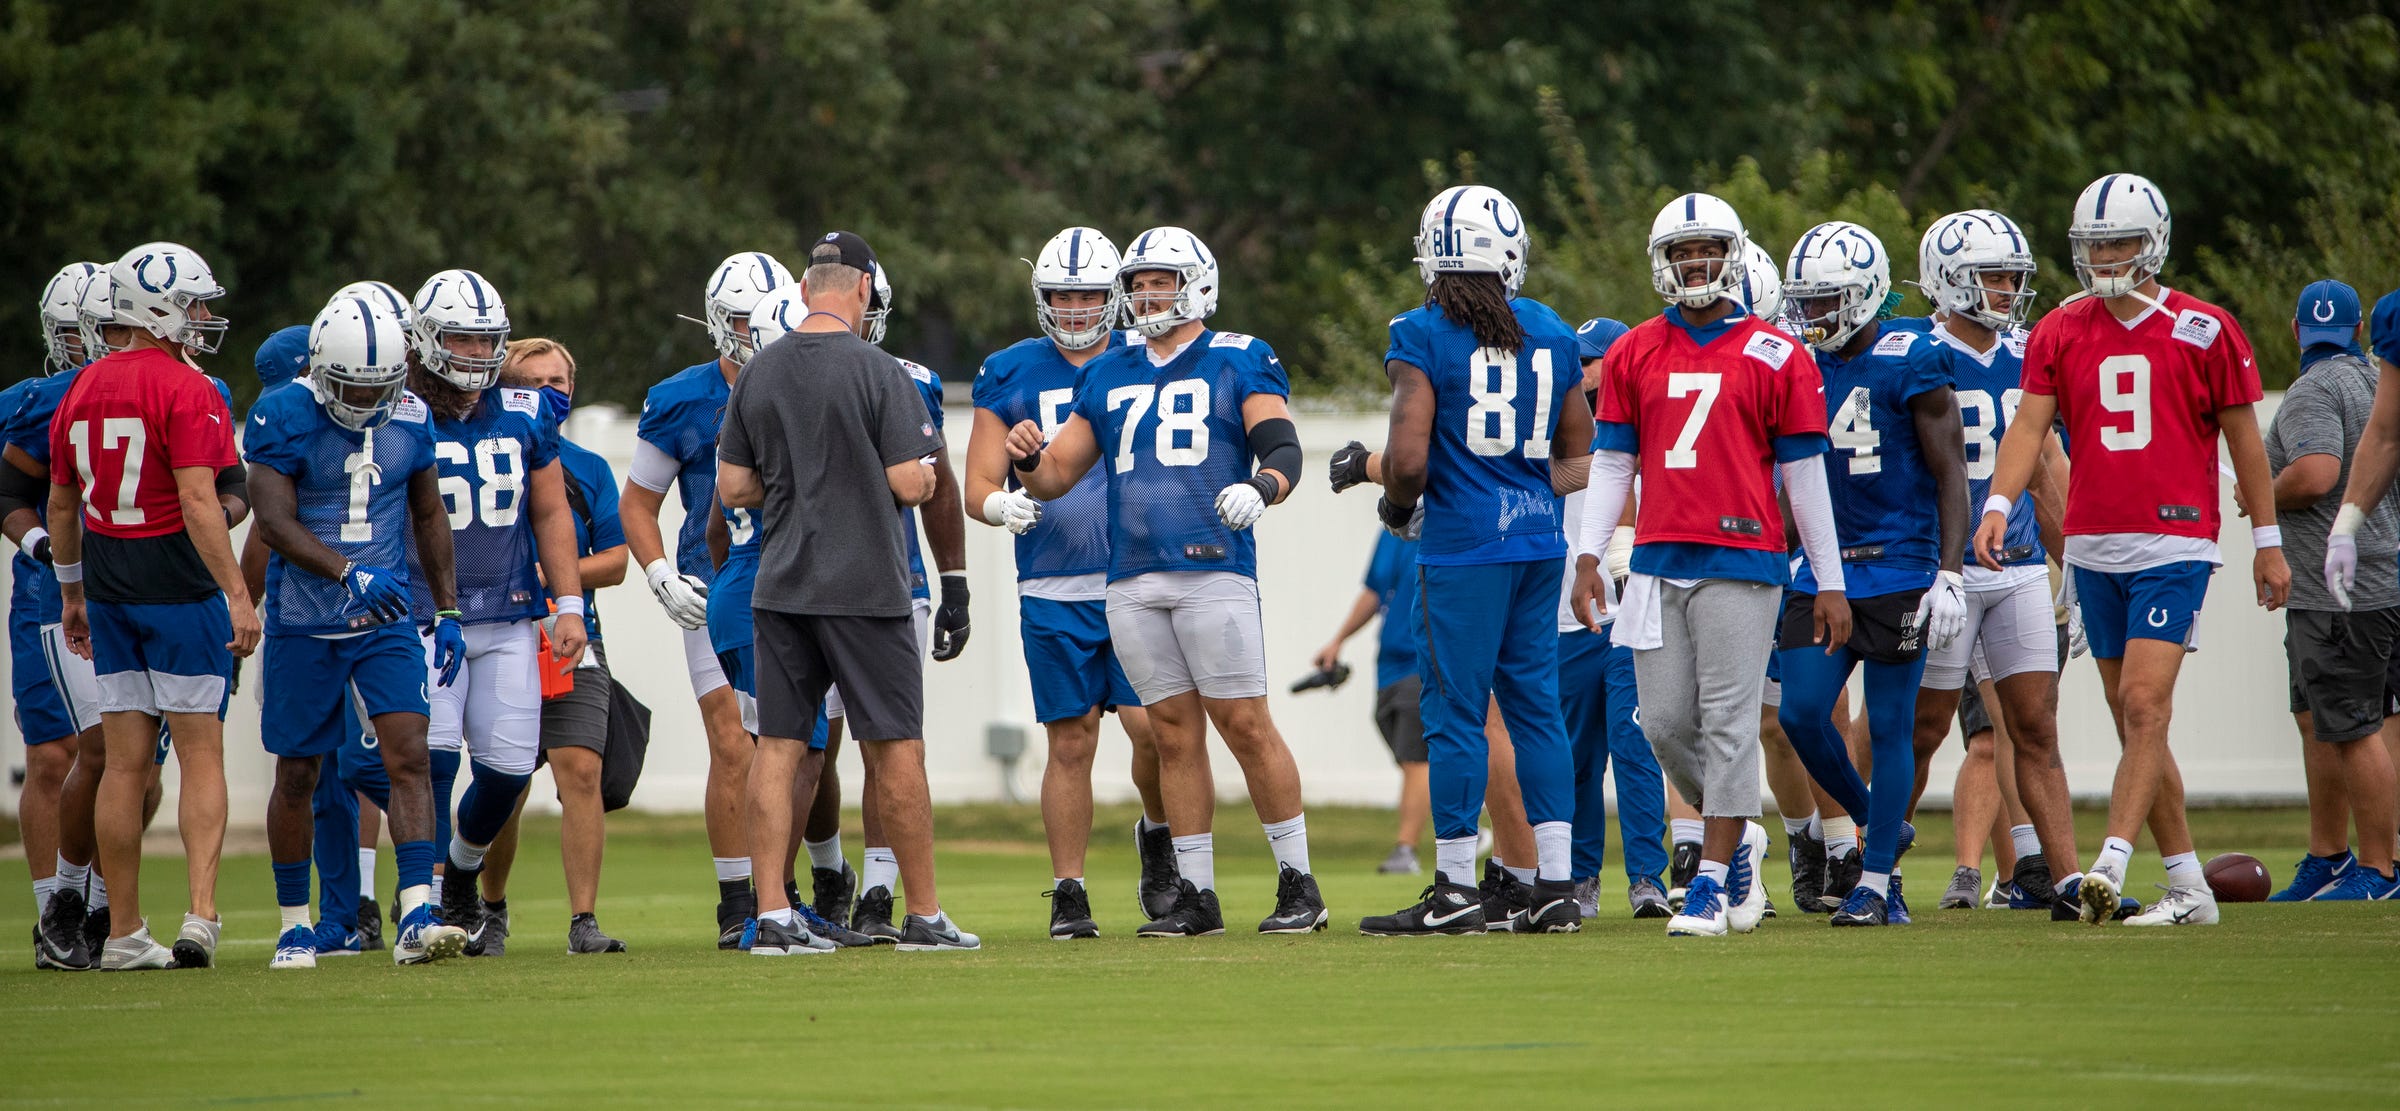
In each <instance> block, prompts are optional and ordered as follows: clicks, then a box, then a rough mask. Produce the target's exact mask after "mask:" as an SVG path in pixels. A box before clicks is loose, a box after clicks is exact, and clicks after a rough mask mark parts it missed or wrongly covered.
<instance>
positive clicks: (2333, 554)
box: [2325, 502, 2366, 612]
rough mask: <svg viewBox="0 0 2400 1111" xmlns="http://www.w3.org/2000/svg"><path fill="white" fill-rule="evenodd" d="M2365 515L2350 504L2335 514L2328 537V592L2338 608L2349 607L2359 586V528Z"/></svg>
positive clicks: (2326, 553)
mask: <svg viewBox="0 0 2400 1111" xmlns="http://www.w3.org/2000/svg"><path fill="white" fill-rule="evenodd" d="M2364 523H2366V514H2365V513H2364V512H2362V511H2360V509H2359V508H2358V507H2357V506H2355V505H2351V504H2350V503H2348V502H2343V503H2342V508H2341V509H2339V510H2337V511H2336V512H2335V513H2334V515H2333V531H2332V532H2331V533H2330V534H2328V535H2327V536H2326V537H2325V589H2326V591H2327V592H2328V593H2331V594H2332V595H2333V601H2334V604H2335V605H2338V606H2340V607H2342V609H2343V610H2344V611H2345V612H2346V611H2348V610H2349V608H2350V588H2351V587H2354V586H2357V585H2358V528H2359V526H2360V525H2362V524H2364Z"/></svg>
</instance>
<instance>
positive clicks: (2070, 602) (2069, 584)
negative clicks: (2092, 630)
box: [2051, 567, 2092, 660]
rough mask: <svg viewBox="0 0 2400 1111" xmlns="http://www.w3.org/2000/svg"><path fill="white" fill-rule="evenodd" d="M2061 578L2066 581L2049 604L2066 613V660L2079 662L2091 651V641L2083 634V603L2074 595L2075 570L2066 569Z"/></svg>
mask: <svg viewBox="0 0 2400 1111" xmlns="http://www.w3.org/2000/svg"><path fill="white" fill-rule="evenodd" d="M2063 578H2064V579H2065V580H2066V581H2065V583H2064V585H2061V586H2060V587H2059V588H2058V597H2057V598H2055V599H2052V600H2051V604H2052V605H2055V606H2058V607H2060V608H2062V609H2064V610H2066V611H2067V658H2068V659H2070V660H2080V659H2082V658H2083V655H2084V653H2086V652H2089V651H2091V650H2092V641H2091V638H2090V637H2088V636H2085V635H2084V632H2083V602H2082V600H2081V599H2079V598H2078V597H2076V594H2075V569H2074V568H2072V567H2069V568H2067V573H2066V574H2065V575H2064V576H2063Z"/></svg>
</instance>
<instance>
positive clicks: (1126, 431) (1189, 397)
mask: <svg viewBox="0 0 2400 1111" xmlns="http://www.w3.org/2000/svg"><path fill="white" fill-rule="evenodd" d="M1153 405H1155V406H1157V408H1158V431H1157V434H1156V435H1154V436H1152V437H1151V447H1150V452H1151V454H1152V455H1153V456H1155V457H1156V458H1157V459H1158V461H1159V462H1160V463H1161V464H1163V465H1165V466H1169V467H1197V466H1199V465H1200V464H1202V463H1204V462H1207V461H1208V413H1209V397H1208V381H1207V380H1206V379H1202V378H1185V379H1183V380H1181V381H1176V382H1169V383H1167V384H1166V385H1165V386H1163V387H1161V386H1119V387H1117V388H1116V389H1113V390H1110V391H1108V410H1109V412H1112V413H1113V412H1116V411H1117V410H1119V409H1125V408H1127V407H1128V406H1130V407H1131V408H1130V410H1129V411H1128V412H1127V413H1126V414H1125V423H1124V424H1122V425H1119V426H1118V427H1117V457H1116V468H1117V473H1118V474H1124V473H1125V472H1127V471H1130V470H1132V469H1133V463H1134V459H1133V448H1134V439H1135V436H1134V433H1135V432H1136V431H1137V430H1138V429H1139V428H1140V427H1141V424H1142V417H1144V416H1145V415H1147V414H1148V413H1149V412H1150V409H1151V407H1152V406H1153ZM1178 434H1180V435H1182V436H1183V437H1184V442H1183V443H1181V444H1177V443H1176V442H1175V439H1176V436H1177V435H1178Z"/></svg>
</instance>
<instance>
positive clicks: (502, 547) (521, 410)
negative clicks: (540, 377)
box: [410, 386, 713, 625]
mask: <svg viewBox="0 0 2400 1111" xmlns="http://www.w3.org/2000/svg"><path fill="white" fill-rule="evenodd" d="M433 456H434V461H435V464H436V466H438V467H439V468H440V474H441V486H442V506H443V508H445V509H447V510H449V513H450V550H451V560H452V563H453V564H454V565H455V567H456V570H457V576H458V610H459V614H460V617H459V622H460V623H461V624H465V625H484V624H492V623H496V622H505V621H523V620H526V619H528V618H537V617H546V616H548V615H549V613H550V605H549V602H548V600H547V599H548V597H549V596H548V595H547V594H544V593H543V592H542V585H541V579H540V577H539V576H538V575H537V574H536V550H535V547H534V542H533V514H531V513H528V512H526V509H525V495H526V491H527V489H528V488H529V487H530V486H531V485H532V475H533V472H535V471H538V470H541V469H542V468H543V467H547V466H549V465H550V464H551V463H552V462H554V461H556V460H557V459H558V426H557V425H556V424H554V423H552V422H551V420H550V418H549V416H548V415H547V414H546V413H545V412H544V410H543V408H542V395H541V394H539V393H536V392H534V391H532V390H520V389H513V388H510V387H508V386H494V387H492V388H491V389H488V390H485V391H483V396H481V397H479V398H477V399H476V401H475V409H474V411H472V412H470V413H468V414H467V415H466V416H465V417H463V418H461V419H458V420H451V419H449V418H446V417H443V416H441V415H440V414H438V413H437V414H435V415H434V418H433ZM712 473H713V472H712ZM703 562H706V561H705V560H703ZM410 572H411V574H412V576H414V577H415V578H418V579H422V578H423V577H424V572H423V570H422V569H421V568H414V567H412V568H411V569H410ZM413 594H414V595H415V599H416V608H417V609H418V611H420V612H423V613H430V612H432V611H433V594H432V590H431V589H430V588H429V587H427V586H425V585H424V584H423V583H421V582H420V583H417V584H416V589H415V590H414V591H413Z"/></svg>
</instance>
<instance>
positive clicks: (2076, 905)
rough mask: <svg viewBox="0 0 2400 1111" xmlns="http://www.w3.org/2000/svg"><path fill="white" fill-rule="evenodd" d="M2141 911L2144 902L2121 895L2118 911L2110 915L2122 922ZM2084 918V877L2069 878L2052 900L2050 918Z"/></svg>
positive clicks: (2067, 920) (2054, 920)
mask: <svg viewBox="0 0 2400 1111" xmlns="http://www.w3.org/2000/svg"><path fill="white" fill-rule="evenodd" d="M2141 912H2142V904H2141V903H2140V902H2139V901H2138V900H2135V899H2132V898H2128V897H2125V896H2119V897H2118V898H2117V912H2116V913H2115V914H2112V915H2110V916H2109V919H2110V920H2111V921H2115V922H2122V921H2124V920H2126V919H2128V918H2131V917H2133V916H2134V915H2136V914H2140V913H2141ZM2082 918H2083V879H2082V877H2080V876H2078V877H2076V878H2074V879H2070V880H2068V881H2067V882H2066V884H2065V885H2064V886H2062V887H2060V888H2058V889H2057V894H2056V897H2055V898H2053V899H2051V900H2050V920H2051V921H2053V922H2078V921H2081V920H2082Z"/></svg>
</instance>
